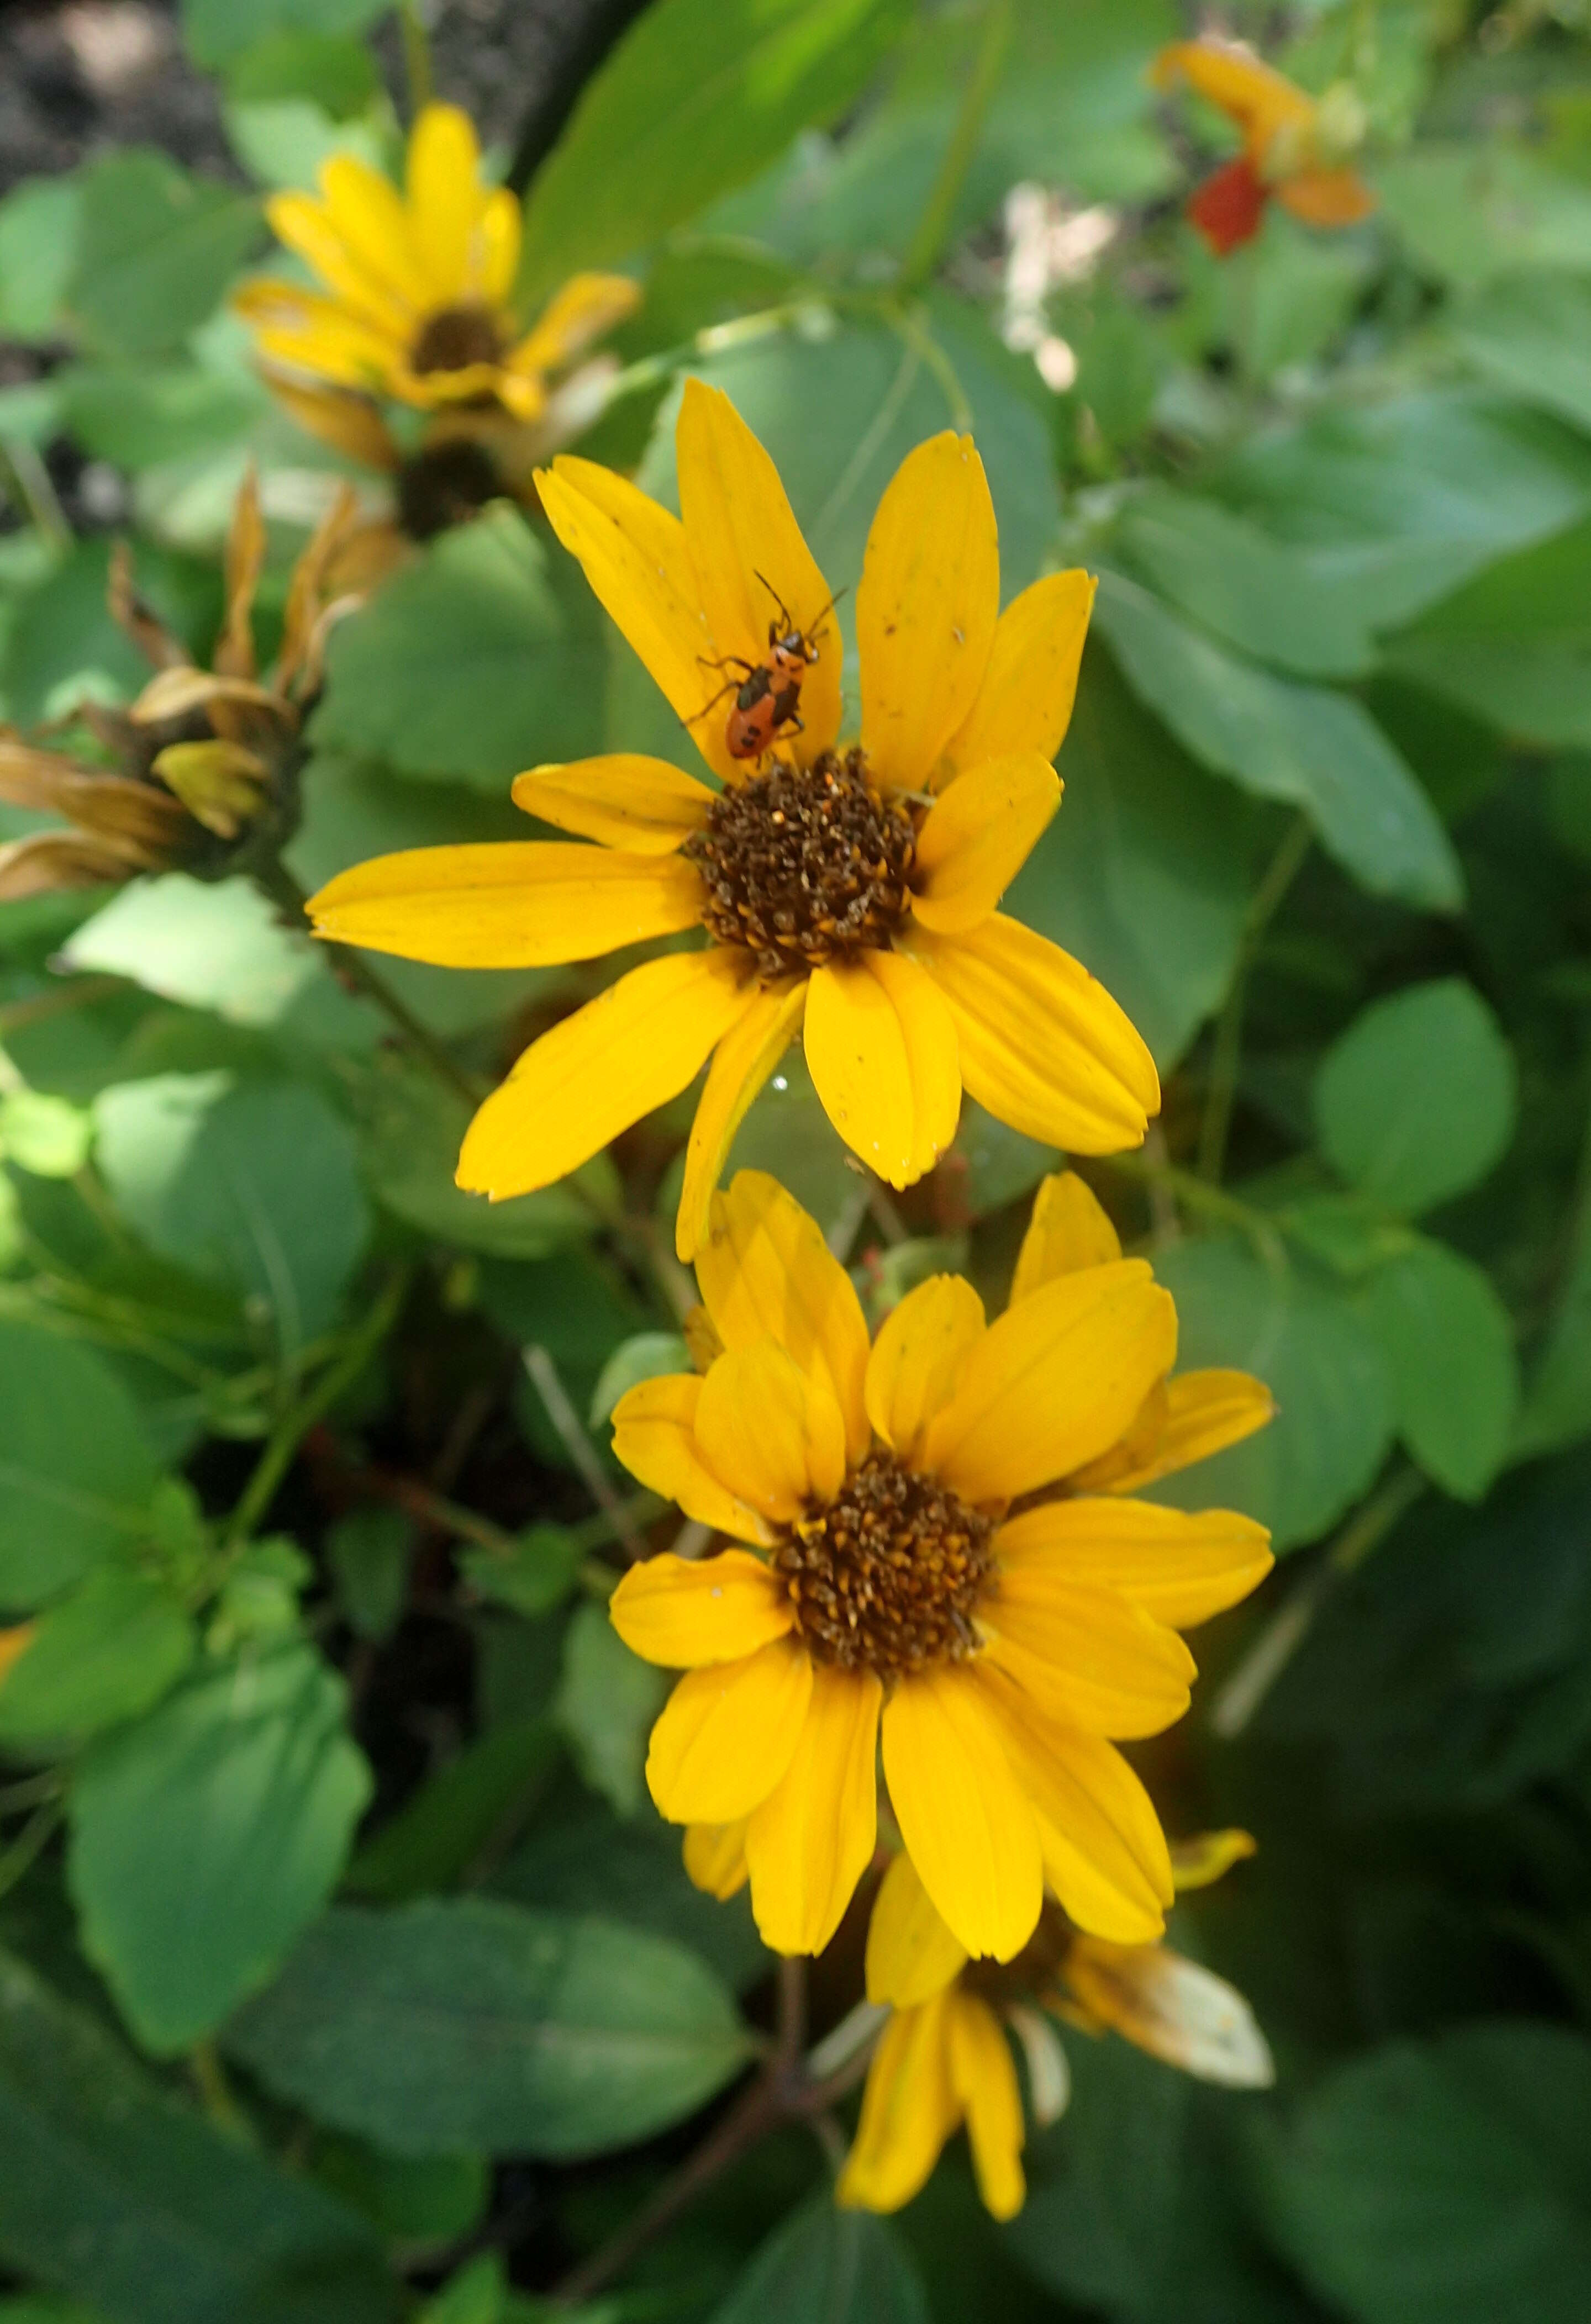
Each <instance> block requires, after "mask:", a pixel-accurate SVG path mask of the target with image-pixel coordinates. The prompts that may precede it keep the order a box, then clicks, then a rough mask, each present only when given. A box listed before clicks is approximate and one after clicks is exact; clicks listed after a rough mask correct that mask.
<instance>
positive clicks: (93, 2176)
mask: <svg viewBox="0 0 1591 2324" xmlns="http://www.w3.org/2000/svg"><path fill="white" fill-rule="evenodd" d="M0 2254H3V2255H4V2257H5V2261H6V2263H7V2264H8V2265H10V2266H12V2267H15V2268H19V2269H23V2270H25V2271H26V2273H28V2274H29V2275H30V2276H32V2277H34V2278H35V2279H37V2280H38V2281H40V2282H44V2283H48V2284H53V2285H56V2286H58V2287H59V2288H60V2290H61V2291H63V2292H69V2293H70V2294H71V2295H72V2296H73V2297H74V2298H76V2299H79V2300H82V2301H86V2302H88V2303H89V2304H90V2305H91V2306H92V2307H93V2309H94V2310H96V2311H97V2314H99V2315H101V2316H103V2317H105V2318H106V2319H112V2324H244V2319H259V2324H265V2319H270V2324H392V2319H393V2318H394V2316H395V2314H396V2298H395V2292H394V2287H393V2281H392V2278H391V2276H390V2274H389V2273H388V2272H387V2268H386V2265H385V2264H384V2259H383V2256H382V2250H381V2246H380V2244H379V2242H378V2241H377V2239H376V2237H375V2234H374V2233H373V2232H372V2230H371V2229H370V2228H369V2227H366V2226H365V2224H364V2222H363V2221H361V2220H360V2219H359V2218H356V2215H355V2214H353V2213H352V2212H349V2211H347V2210H345V2209H343V2207H342V2206H341V2205H340V2204H339V2203H336V2202H334V2201H333V2200H332V2199H331V2198H330V2197H329V2196H328V2195H324V2194H322V2193H321V2192H320V2191H319V2189H318V2188H316V2187H313V2186H311V2185H310V2184H308V2183H307V2182H306V2181H305V2180H304V2179H303V2178H302V2177H301V2176H300V2175H298V2174H297V2173H292V2174H290V2173H288V2172H285V2171H282V2170H280V2169H278V2167H277V2166H276V2165H275V2164H274V2163H269V2162H267V2161H266V2160H265V2159H264V2157H263V2156H261V2155H259V2154H257V2153H254V2152H253V2151H252V2150H251V2149H250V2148H249V2147H247V2146H245V2145H243V2144H239V2143H238V2142H237V2141H236V2140H235V2139H232V2138H226V2137H223V2136H221V2135H219V2134H218V2133H217V2132H216V2131H214V2130H212V2129H211V2128H210V2127H209V2126H208V2124H206V2123H204V2122H202V2121H201V2120H200V2119H199V2117H198V2116H196V2115H195V2114H194V2113H192V2112H191V2110H190V2108H189V2107H185V2106H183V2105H180V2103H179V2102H178V2101H177V2100H176V2099H175V2098H171V2097H169V2096H168V2095H167V2094H166V2093H165V2092H164V2091H163V2090H162V2089H159V2088H158V2086H157V2085H156V2084H154V2083H153V2082H152V2081H151V2080H148V2078H147V2077H146V2076H145V2075H144V2074H143V2073H142V2072H141V2071H140V2070H138V2069H137V2068H136V2067H135V2066H134V2063H133V2061H132V2060H131V2059H130V2058H129V2057H128V2056H127V2054H126V2052H125V2051H124V2050H123V2049H122V2048H121V2046H120V2044H119V2043H116V2042H115V2041H114V2040H113V2039H112V2038H111V2037H110V2035H109V2034H107V2033H105V2032H104V2031H103V2030H102V2029H101V2028H100V2026H99V2025H97V2024H96V2023H95V2022H94V2021H93V2019H91V2018H90V2017H89V2016H88V2015H86V2014H84V2013H83V2012H81V2011H79V2010H76V2009H72V2008H69V2006H67V2004H66V2003H65V2002H63V2001H62V2000H60V1998H59V1997H58V1996H57V1995H55V1994H54V1993H52V1992H51V1989H50V1987H48V1986H47V1985H45V1984H44V1983H43V1982H42V1979H41V1978H37V1977H35V1976H34V1974H33V1973H32V1970H31V1969H26V1968H24V1967H23V1964H22V1963H21V1962H20V1961H18V1960H15V1959H14V1958H13V1957H12V1956H10V1955H0ZM60 2324H66V2319H64V2318H63V2319H60Z"/></svg>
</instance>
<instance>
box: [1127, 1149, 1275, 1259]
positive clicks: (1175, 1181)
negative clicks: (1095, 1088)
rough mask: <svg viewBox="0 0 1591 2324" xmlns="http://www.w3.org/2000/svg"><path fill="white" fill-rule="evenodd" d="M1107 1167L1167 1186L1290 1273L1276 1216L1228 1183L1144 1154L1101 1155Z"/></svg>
mask: <svg viewBox="0 0 1591 2324" xmlns="http://www.w3.org/2000/svg"><path fill="white" fill-rule="evenodd" d="M1100 1159H1101V1161H1102V1162H1103V1163H1104V1164H1105V1167H1106V1169H1109V1170H1118V1171H1120V1172H1121V1174H1122V1176H1124V1177H1127V1178H1135V1179H1137V1180H1138V1182H1139V1184H1140V1185H1142V1186H1144V1187H1151V1188H1152V1187H1156V1186H1160V1187H1164V1188H1165V1189H1166V1190H1167V1191H1168V1192H1169V1193H1170V1194H1174V1195H1176V1197H1177V1199H1178V1200H1179V1202H1181V1203H1184V1204H1186V1206H1187V1208H1188V1209H1189V1210H1190V1211H1202V1212H1204V1213H1205V1214H1206V1216H1207V1217H1209V1218H1214V1219H1219V1220H1220V1221H1221V1222H1223V1224H1224V1225H1226V1226H1231V1227H1235V1228H1236V1229H1237V1230H1238V1231H1239V1233H1240V1234H1244V1235H1246V1236H1247V1237H1248V1239H1249V1240H1250V1242H1252V1243H1253V1246H1254V1248H1255V1250H1257V1251H1258V1252H1259V1254H1260V1257H1261V1259H1263V1261H1264V1263H1265V1265H1266V1267H1267V1268H1269V1269H1270V1271H1271V1273H1272V1275H1273V1276H1282V1275H1285V1274H1286V1273H1287V1264H1288V1262H1287V1245H1286V1243H1285V1242H1284V1241H1283V1240H1282V1236H1281V1229H1280V1227H1278V1225H1277V1224H1276V1222H1275V1221H1274V1220H1273V1219H1270V1218H1267V1217H1266V1215H1265V1213H1264V1212H1263V1211H1258V1210H1256V1209H1255V1208H1254V1206H1253V1203H1245V1202H1244V1201H1243V1200H1242V1198H1241V1197H1240V1196H1239V1195H1236V1194H1228V1193H1227V1192H1226V1188H1225V1187H1224V1186H1212V1185H1209V1184H1208V1182H1207V1180H1206V1179H1203V1178H1198V1177H1195V1176H1194V1174H1193V1172H1192V1171H1191V1170H1183V1169H1180V1168H1179V1167H1178V1165H1177V1164H1176V1163H1174V1162H1152V1161H1150V1160H1149V1159H1148V1158H1147V1157H1145V1156H1143V1155H1140V1154H1106V1155H1102V1156H1101V1157H1100Z"/></svg>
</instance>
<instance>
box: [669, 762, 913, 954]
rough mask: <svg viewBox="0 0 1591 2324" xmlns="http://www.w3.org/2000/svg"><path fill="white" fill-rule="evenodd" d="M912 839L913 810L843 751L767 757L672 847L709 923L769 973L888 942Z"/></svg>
mask: <svg viewBox="0 0 1591 2324" xmlns="http://www.w3.org/2000/svg"><path fill="white" fill-rule="evenodd" d="M916 846H917V841H916V834H915V831H914V829H913V826H912V821H911V814H910V812H909V811H908V810H907V808H906V807H903V806H902V805H901V803H900V802H899V801H898V800H895V799H891V798H885V797H884V796H883V794H882V793H881V792H880V791H878V790H876V789H874V786H873V785H872V784H871V783H870V782H869V781H868V779H867V761H866V759H865V756H864V754H863V752H861V751H859V750H851V751H846V752H845V753H844V754H843V755H842V754H841V753H840V752H837V751H825V752H823V754H822V756H821V757H820V758H819V759H818V760H816V761H814V763H813V764H812V765H811V766H809V767H792V766H787V765H786V764H785V763H784V761H782V760H775V761H774V762H773V764H772V766H771V767H770V768H769V769H768V770H766V772H765V773H763V774H759V775H754V776H753V777H752V778H751V779H750V781H749V782H745V783H742V784H741V785H740V786H739V787H738V788H735V789H734V790H727V791H725V792H724V793H723V795H722V796H721V797H720V798H717V799H716V800H715V801H714V803H713V806H712V807H711V808H710V809H709V810H708V818H707V824H706V826H705V828H704V829H702V830H701V831H699V832H693V833H692V834H691V835H690V837H689V839H688V840H687V841H686V842H685V844H684V846H683V848H682V849H681V850H680V853H681V854H683V855H684V856H685V857H686V858H687V859H688V860H689V862H692V863H694V864H695V865H696V867H697V869H698V871H700V873H701V875H702V879H703V881H704V882H705V884H706V887H707V891H708V892H707V901H706V903H705V905H704V907H703V910H702V918H703V920H704V921H705V923H706V925H707V927H708V931H709V933H710V934H711V935H713V936H716V937H717V939H718V941H719V943H720V944H729V945H741V946H744V947H745V950H746V951H748V952H750V953H751V954H752V955H753V956H754V960H755V962H756V967H757V973H758V975H759V976H760V977H761V978H762V979H763V981H764V982H769V983H772V982H775V981H776V980H777V979H779V978H781V977H785V976H789V975H791V973H800V972H801V971H802V970H805V969H808V968H811V967H813V966H816V965H817V964H820V963H822V962H824V961H830V960H849V959H851V958H852V957H854V955H855V954H857V953H858V952H862V951H865V950H867V949H868V948H869V947H872V948H874V949H883V948H887V947H888V945H889V944H890V941H891V938H892V937H893V936H894V935H895V934H896V932H897V931H898V930H899V929H900V928H901V927H902V926H903V924H904V922H905V919H906V915H907V909H908V897H909V888H908V882H909V880H910V877H911V862H912V858H913V856H914V854H915V853H916Z"/></svg>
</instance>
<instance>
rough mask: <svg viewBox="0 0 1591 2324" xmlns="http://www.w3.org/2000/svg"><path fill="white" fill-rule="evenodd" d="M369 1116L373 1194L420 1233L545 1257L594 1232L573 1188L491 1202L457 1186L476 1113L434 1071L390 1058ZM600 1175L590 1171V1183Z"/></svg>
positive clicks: (509, 1254) (511, 1255)
mask: <svg viewBox="0 0 1591 2324" xmlns="http://www.w3.org/2000/svg"><path fill="white" fill-rule="evenodd" d="M364 1112H365V1136H364V1141H363V1151H364V1157H365V1174H366V1176H367V1177H368V1178H369V1181H370V1185H371V1190H372V1192H373V1193H374V1194H375V1197H376V1199H377V1201H378V1202H380V1203H384V1205H385V1207H386V1208H387V1209H388V1210H389V1211H392V1212H393V1213H395V1214H396V1215H397V1216H398V1217H399V1218H401V1219H402V1220H405V1221H406V1222H407V1223H408V1224H409V1225H410V1226H412V1227H414V1228H416V1229H417V1230H418V1231H420V1232H421V1234H423V1235H428V1236H430V1237H431V1238H432V1239H433V1240H436V1241H439V1242H446V1243H452V1244H455V1245H458V1246H459V1247H461V1248H462V1249H463V1250H478V1251H484V1252H485V1253H486V1256H487V1257H488V1258H496V1259H545V1258H546V1257H547V1256H548V1254H549V1253H550V1251H554V1250H559V1249H560V1247H561V1246H562V1245H563V1244H565V1243H568V1242H573V1241H576V1240H578V1239H579V1237H580V1236H582V1235H583V1234H587V1233H588V1232H589V1231H590V1230H591V1227H592V1225H593V1223H594V1219H595V1213H594V1209H593V1206H592V1203H590V1202H589V1201H585V1202H583V1201H582V1200H581V1199H580V1193H579V1191H578V1189H577V1188H576V1187H575V1186H574V1185H561V1186H549V1187H547V1188H546V1189H545V1190H544V1191H543V1192H542V1193H541V1194H518V1195H515V1196H514V1197H513V1199H512V1200H511V1201H509V1202H506V1203H488V1202H486V1201H484V1200H483V1199H482V1197H481V1196H480V1195H479V1194H466V1193H465V1192H464V1191H463V1189H462V1188H461V1187H459V1186H458V1185H456V1184H455V1181H454V1172H455V1171H456V1170H457V1168H458V1149H459V1148H460V1147H461V1146H462V1144H463V1143H464V1133H465V1131H466V1130H467V1128H468V1127H469V1117H470V1109H469V1108H468V1106H467V1105H466V1104H464V1102H462V1100H458V1099H455V1098H453V1097H452V1096H451V1095H450V1094H449V1093H448V1092H447V1091H445V1090H441V1089H439V1087H438V1085H437V1078H436V1075H435V1074H434V1073H432V1072H431V1071H430V1070H429V1068H427V1067H424V1066H418V1065H411V1066H407V1067H405V1066H404V1065H402V1064H399V1063H396V1062H391V1063H389V1062H387V1061H384V1062H383V1066H382V1070H381V1071H380V1072H379V1073H377V1074H374V1075H373V1076H372V1078H371V1081H370V1083H369V1084H368V1085H367V1088H366V1092H365V1106H364ZM600 1170H601V1166H600V1165H599V1166H597V1175H599V1174H600ZM593 1175H594V1174H593V1172H592V1171H591V1169H590V1168H588V1169H587V1172H586V1173H585V1174H584V1177H585V1180H586V1181H589V1180H591V1178H592V1177H593Z"/></svg>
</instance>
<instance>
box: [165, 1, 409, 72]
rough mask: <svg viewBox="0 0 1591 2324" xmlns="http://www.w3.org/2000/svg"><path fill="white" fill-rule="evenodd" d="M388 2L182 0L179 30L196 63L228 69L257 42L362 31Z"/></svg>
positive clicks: (372, 21)
mask: <svg viewBox="0 0 1591 2324" xmlns="http://www.w3.org/2000/svg"><path fill="white" fill-rule="evenodd" d="M387 5H388V0H249V5H248V6H247V7H246V8H239V7H237V6H236V5H235V0H182V32H183V36H184V38H185V39H186V41H187V42H188V46H189V49H190V52H191V54H192V57H193V60H194V62H195V64H199V65H227V66H232V65H234V63H235V60H236V59H238V58H239V57H241V56H243V55H245V53H246V52H247V51H249V50H250V49H252V48H254V45H255V44H256V42H259V43H264V42H266V41H269V40H272V39H273V36H280V35H281V34H283V33H288V32H320V33H327V34H330V33H336V32H363V31H364V30H365V26H366V25H367V24H373V23H375V20H376V18H377V17H378V16H382V15H384V14H385V13H386V9H387Z"/></svg>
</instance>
